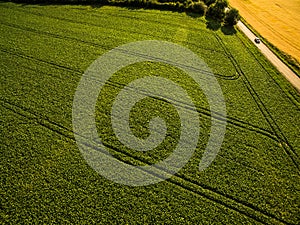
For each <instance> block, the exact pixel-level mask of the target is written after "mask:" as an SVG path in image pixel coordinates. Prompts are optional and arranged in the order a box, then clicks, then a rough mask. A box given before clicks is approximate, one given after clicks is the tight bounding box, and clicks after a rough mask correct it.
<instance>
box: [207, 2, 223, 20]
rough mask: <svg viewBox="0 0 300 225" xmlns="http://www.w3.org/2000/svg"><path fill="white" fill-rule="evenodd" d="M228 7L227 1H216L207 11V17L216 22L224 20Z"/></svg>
mask: <svg viewBox="0 0 300 225" xmlns="http://www.w3.org/2000/svg"><path fill="white" fill-rule="evenodd" d="M227 7H228V1H227V0H217V1H216V2H215V3H213V4H211V5H210V7H209V9H208V12H207V13H208V16H209V17H212V18H214V19H216V20H219V21H223V19H224V18H225V15H226V14H225V10H226V8H227Z"/></svg>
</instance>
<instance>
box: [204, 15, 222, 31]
mask: <svg viewBox="0 0 300 225" xmlns="http://www.w3.org/2000/svg"><path fill="white" fill-rule="evenodd" d="M221 26H222V24H221V22H220V21H217V20H214V19H211V18H208V17H206V28H207V29H209V30H213V31H217V30H219V29H220V28H221Z"/></svg>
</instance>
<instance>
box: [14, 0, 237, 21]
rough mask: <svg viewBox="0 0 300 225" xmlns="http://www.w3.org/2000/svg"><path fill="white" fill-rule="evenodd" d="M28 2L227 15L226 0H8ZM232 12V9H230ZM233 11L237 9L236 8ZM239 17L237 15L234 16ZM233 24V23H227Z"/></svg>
mask: <svg viewBox="0 0 300 225" xmlns="http://www.w3.org/2000/svg"><path fill="white" fill-rule="evenodd" d="M9 1H12V2H16V3H28V4H80V5H89V4H97V5H118V6H127V7H136V8H152V9H163V10H171V11H179V12H183V11H185V12H192V13H195V14H197V15H198V16H204V15H206V12H208V13H207V16H208V17H211V18H213V19H217V20H220V21H223V20H224V19H225V18H226V16H227V11H226V7H227V6H228V1H227V0H9ZM231 12H232V11H231ZM235 12H237V14H238V11H237V10H236V11H235ZM236 18H239V15H237V16H236ZM227 25H230V26H233V25H235V23H227Z"/></svg>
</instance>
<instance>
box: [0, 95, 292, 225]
mask: <svg viewBox="0 0 300 225" xmlns="http://www.w3.org/2000/svg"><path fill="white" fill-rule="evenodd" d="M0 101H1V102H2V104H1V105H2V106H3V107H5V108H6V109H8V110H10V111H12V112H14V113H16V114H18V115H20V116H23V117H25V118H28V119H29V120H31V121H34V122H35V123H38V124H39V125H41V126H43V127H45V128H47V129H49V130H51V131H52V132H55V133H57V134H59V135H63V136H64V137H66V138H68V139H71V140H72V141H74V143H75V137H74V134H73V131H71V130H70V129H68V128H66V127H64V126H62V125H60V124H58V123H55V122H52V121H50V120H49V119H46V118H42V117H40V115H38V114H36V113H33V112H32V111H29V110H28V109H26V108H24V107H20V106H18V105H15V104H13V103H10V102H8V101H6V100H4V99H0ZM83 144H86V145H87V146H89V145H90V144H89V143H88V141H87V142H86V143H83ZM89 147H92V148H94V147H95V146H94V145H90V146H89ZM106 147H109V148H110V149H111V150H113V151H116V152H119V153H121V154H123V155H126V156H129V157H130V158H132V159H134V160H136V161H139V162H142V163H145V164H149V163H148V162H147V161H144V160H142V159H140V158H138V157H136V156H133V155H131V154H129V153H128V152H126V151H122V150H120V149H118V148H115V147H114V146H106ZM116 158H118V159H119V160H122V159H121V157H120V158H119V157H116ZM123 160H124V159H123ZM124 162H125V163H128V162H126V161H124ZM158 176H159V175H158ZM166 182H169V183H171V184H173V185H176V186H179V187H181V188H183V189H184V190H186V191H188V192H191V193H193V194H195V195H197V196H201V197H204V198H206V199H208V200H211V201H213V202H215V203H218V204H220V205H222V206H224V207H226V208H229V209H231V210H234V211H236V212H238V213H241V214H243V215H245V216H247V217H249V218H252V219H254V220H256V221H257V222H260V223H263V224H274V223H276V224H287V225H294V224H293V223H289V222H287V221H285V220H283V219H281V218H279V217H277V216H276V215H273V214H272V213H270V212H267V211H265V210H264V209H260V208H258V207H257V206H256V205H255V204H251V203H249V202H246V201H243V200H240V199H238V198H236V197H233V196H230V195H228V194H226V193H222V192H220V191H218V190H217V189H214V188H212V187H210V186H207V185H205V184H199V183H197V182H195V181H194V180H192V179H191V178H189V177H186V176H183V175H179V174H175V175H174V176H173V177H172V178H170V179H168V180H166Z"/></svg>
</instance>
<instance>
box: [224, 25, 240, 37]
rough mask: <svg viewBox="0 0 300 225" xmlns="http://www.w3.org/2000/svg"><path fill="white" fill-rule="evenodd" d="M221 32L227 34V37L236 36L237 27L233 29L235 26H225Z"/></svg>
mask: <svg viewBox="0 0 300 225" xmlns="http://www.w3.org/2000/svg"><path fill="white" fill-rule="evenodd" d="M221 31H222V33H223V34H225V35H234V34H236V33H237V31H236V29H235V27H233V26H228V25H223V26H222V27H221Z"/></svg>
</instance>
